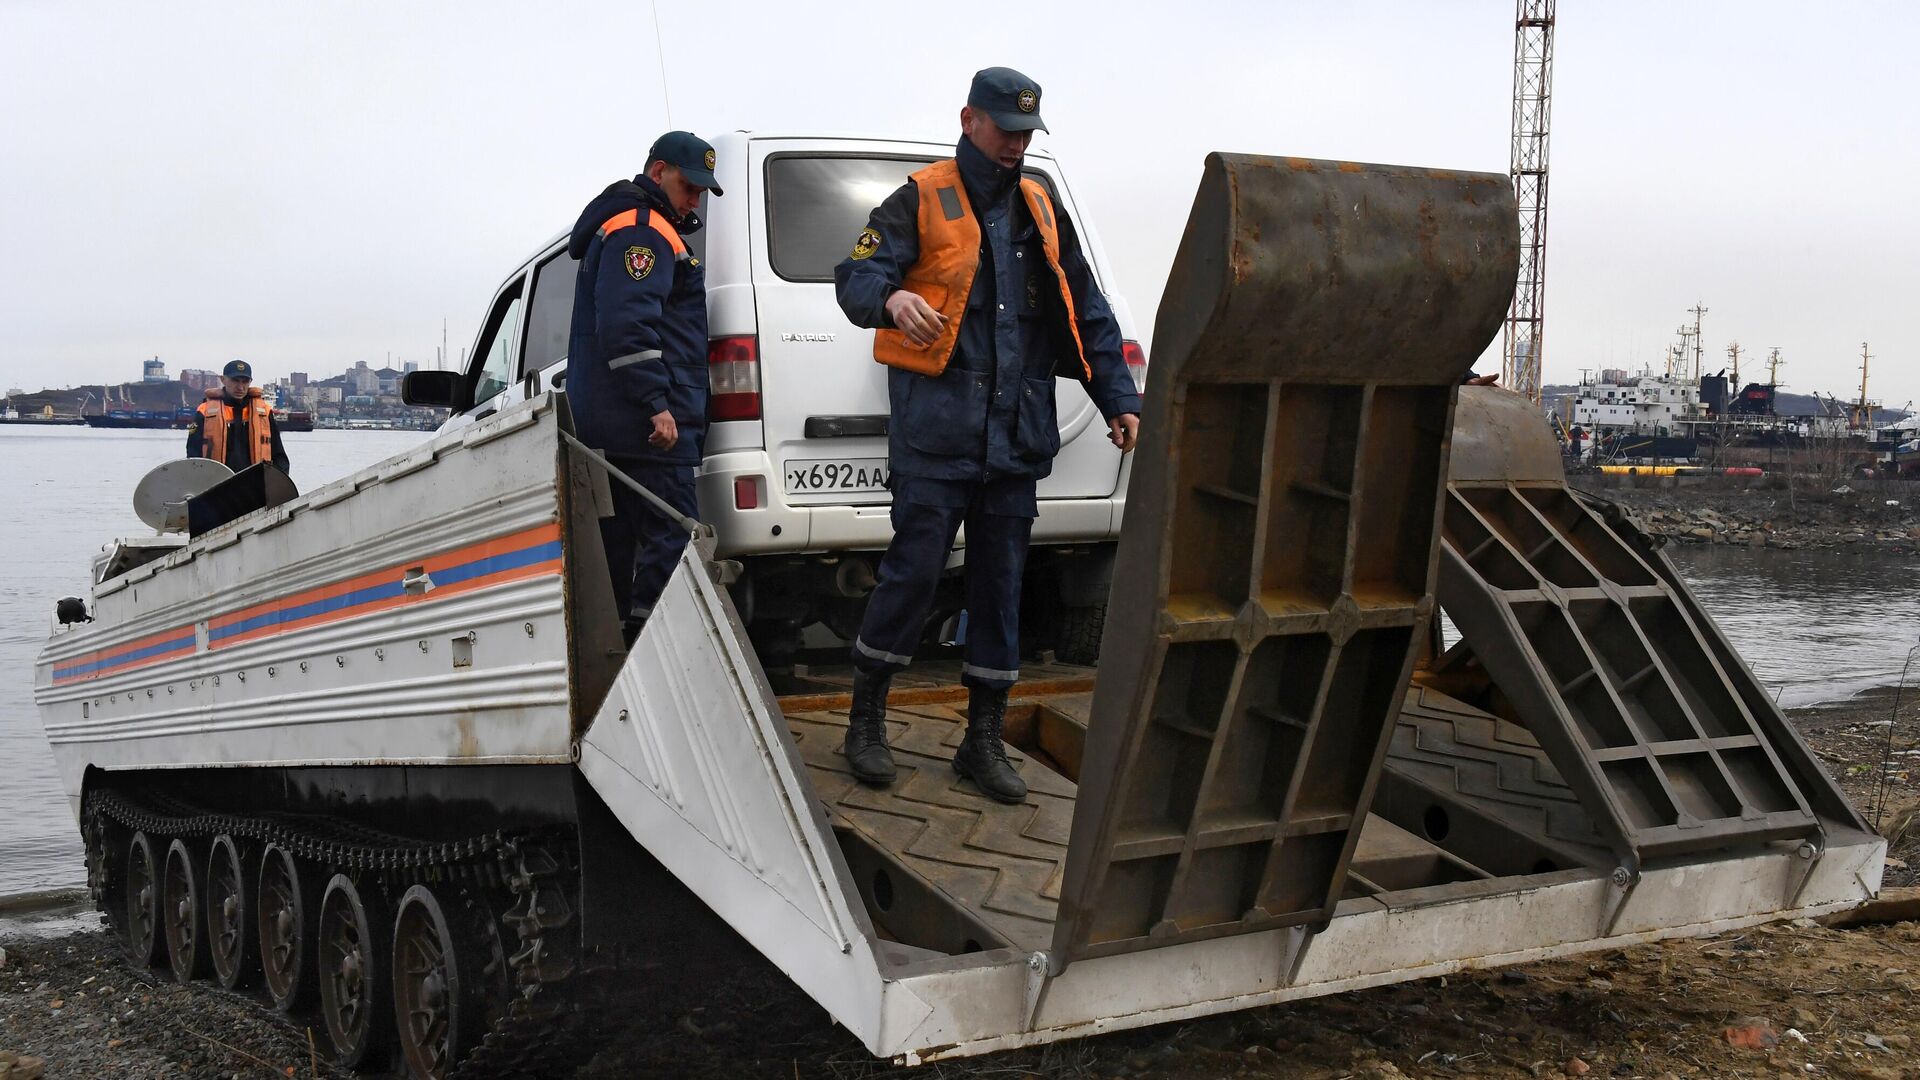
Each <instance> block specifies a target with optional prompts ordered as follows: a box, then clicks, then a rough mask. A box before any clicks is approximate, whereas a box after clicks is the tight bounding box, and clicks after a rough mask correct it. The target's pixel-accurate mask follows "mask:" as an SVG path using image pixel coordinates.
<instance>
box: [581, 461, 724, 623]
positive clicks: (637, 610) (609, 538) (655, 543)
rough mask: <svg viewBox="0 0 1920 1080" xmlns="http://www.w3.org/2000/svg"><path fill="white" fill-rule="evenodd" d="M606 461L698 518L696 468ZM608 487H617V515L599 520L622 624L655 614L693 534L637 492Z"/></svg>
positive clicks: (616, 484)
mask: <svg viewBox="0 0 1920 1080" xmlns="http://www.w3.org/2000/svg"><path fill="white" fill-rule="evenodd" d="M607 460H609V461H611V462H613V464H614V467H615V468H617V469H619V470H620V471H621V472H623V473H626V474H627V475H628V476H631V477H633V478H634V479H635V480H638V481H639V482H640V483H642V484H644V485H645V486H646V488H647V490H648V491H651V492H653V493H654V494H655V495H658V496H660V497H661V498H662V499H665V500H666V501H667V503H668V504H669V505H671V506H672V507H673V508H674V509H675V510H678V511H680V512H681V513H682V514H685V515H687V516H688V517H697V516H699V508H698V506H697V504H696V502H695V498H694V488H693V466H691V465H669V464H662V463H660V462H653V461H638V460H635V459H633V458H619V457H609V458H608V459H607ZM609 483H610V484H611V485H612V487H613V516H612V517H610V518H601V519H600V540H601V543H603V544H604V545H606V549H607V570H608V572H609V573H611V574H612V575H613V600H614V606H615V607H616V608H617V609H618V610H619V612H620V620H621V621H622V622H625V621H626V620H628V619H629V618H633V619H644V618H646V617H647V616H648V615H650V614H652V613H653V605H654V603H655V602H656V601H658V600H659V599H660V591H661V590H662V589H665V588H666V587H667V578H669V577H671V576H673V568H674V567H675V566H676V565H678V564H679V562H680V551H681V549H682V548H685V547H686V546H687V540H688V537H689V535H690V534H689V533H688V532H687V530H686V529H684V528H681V526H680V524H679V523H678V522H676V521H674V520H673V519H672V518H670V517H668V516H666V515H665V514H662V513H661V512H660V511H659V510H656V509H655V508H654V506H653V504H652V503H650V502H648V501H647V500H646V499H645V498H644V497H642V496H641V495H640V493H639V492H637V491H634V490H633V489H632V488H630V487H628V486H627V485H625V484H623V483H621V482H620V481H618V480H611V479H610V480H609Z"/></svg>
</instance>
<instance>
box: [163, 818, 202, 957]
mask: <svg viewBox="0 0 1920 1080" xmlns="http://www.w3.org/2000/svg"><path fill="white" fill-rule="evenodd" d="M200 867H201V859H200V855H199V853H198V852H196V851H195V850H194V849H193V848H192V847H190V846H189V845H188V844H187V842H186V841H185V840H175V841H174V842H173V843H172V844H171V845H169V846H168V847H167V862H166V869H165V870H164V871H163V874H162V877H161V888H160V914H161V916H162V918H163V919H164V920H165V930H166V938H167V966H168V967H170V968H172V969H173V977H174V978H175V979H178V980H179V981H181V982H183V983H190V982H192V981H193V980H195V979H201V978H205V977H206V974H207V890H206V883H205V880H204V879H203V878H202V877H201V876H200Z"/></svg>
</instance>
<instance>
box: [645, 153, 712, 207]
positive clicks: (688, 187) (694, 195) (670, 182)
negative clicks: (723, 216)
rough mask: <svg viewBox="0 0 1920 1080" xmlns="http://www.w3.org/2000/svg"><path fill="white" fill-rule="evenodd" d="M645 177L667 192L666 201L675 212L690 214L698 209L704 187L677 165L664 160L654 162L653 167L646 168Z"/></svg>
mask: <svg viewBox="0 0 1920 1080" xmlns="http://www.w3.org/2000/svg"><path fill="white" fill-rule="evenodd" d="M647 178H648V179H649V180H652V181H653V182H654V183H656V184H659V185H660V190H661V191H664V192H666V193H667V201H668V202H670V203H672V204H673V212H674V213H676V214H682V215H685V214H691V213H693V212H694V211H695V210H698V209H700V196H702V195H705V194H706V193H707V189H706V188H703V187H701V186H700V185H699V184H696V183H693V182H692V181H690V180H688V179H687V178H686V176H685V175H684V174H683V173H681V171H680V167H679V166H678V165H669V164H667V163H666V162H664V161H656V162H654V163H653V167H652V168H650V169H648V170H647Z"/></svg>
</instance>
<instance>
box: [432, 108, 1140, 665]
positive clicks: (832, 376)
mask: <svg viewBox="0 0 1920 1080" xmlns="http://www.w3.org/2000/svg"><path fill="white" fill-rule="evenodd" d="M713 144H714V148H715V150H716V151H717V152H718V158H719V162H720V165H719V169H718V170H717V172H718V179H719V181H720V186H721V187H722V188H724V189H725V190H726V191H727V192H728V194H727V195H726V196H725V197H722V198H709V199H708V200H707V201H706V204H705V205H704V206H703V207H702V211H701V217H702V219H703V220H704V221H705V223H706V225H705V228H704V229H702V230H701V231H699V232H697V233H695V234H693V235H692V236H690V237H688V238H687V241H688V245H689V246H690V247H691V248H692V249H693V251H694V253H695V255H697V256H698V257H699V258H700V259H701V261H702V262H703V263H704V264H705V266H706V270H707V311H708V321H709V332H710V333H711V335H712V341H711V344H710V346H709V349H708V363H709V371H710V373H711V380H712V382H711V386H712V395H711V400H710V403H709V406H708V418H709V425H708V428H707V443H706V459H705V461H704V463H703V464H702V465H701V466H700V469H699V470H698V485H699V495H700V518H701V519H702V520H703V521H706V522H708V523H710V524H712V526H713V527H714V529H715V531H716V532H717V533H718V535H719V541H720V554H721V555H722V556H724V557H727V558H731V559H736V560H738V561H739V562H740V563H741V565H742V575H741V577H740V580H739V582H738V583H737V584H736V585H735V586H734V599H735V603H736V605H737V606H738V607H739V608H740V612H741V615H742V617H743V618H744V619H745V620H746V621H747V623H748V628H749V631H750V632H751V633H752V635H753V637H754V639H755V642H756V644H757V645H758V646H759V647H760V650H761V653H762V657H763V659H765V660H767V661H768V662H769V664H768V666H776V665H777V664H778V658H779V657H780V656H781V655H782V654H787V653H790V652H791V650H792V649H793V648H794V647H796V646H797V645H798V642H799V638H800V631H801V630H802V629H803V628H804V627H806V626H808V625H810V624H813V623H816V622H818V623H824V624H826V625H827V626H828V627H829V628H830V629H832V630H833V631H835V632H836V633H838V634H839V635H840V636H842V637H851V635H852V633H853V632H854V630H855V629H856V628H857V626H858V623H859V617H860V612H861V609H862V607H863V606H864V605H865V602H866V600H865V597H866V593H867V591H868V590H869V589H871V587H872V584H873V568H874V565H875V563H876V562H877V560H878V557H879V554H880V552H881V551H882V550H883V549H885V547H886V545H887V542H888V540H889V539H890V538H891V537H892V531H893V530H892V526H891V525H890V523H889V521H888V516H887V504H888V501H889V495H888V492H887V490H886V486H885V484H886V466H887V436H886V425H887V419H888V416H887V412H888V409H887V383H886V369H885V368H883V367H881V366H880V365H879V364H876V363H874V360H873V332H872V331H870V330H862V329H860V328H858V327H855V326H853V325H852V324H850V323H848V322H847V319H846V316H845V315H844V314H842V313H841V311H840V307H839V305H838V304H837V303H836V302H835V301H834V294H833V268H834V266H835V264H837V263H838V262H839V261H840V260H841V259H843V258H845V257H846V254H847V252H848V250H850V249H851V247H852V244H853V240H854V238H855V237H857V236H859V235H860V230H861V229H862V228H863V227H865V225H866V221H867V214H868V213H869V212H870V211H871V210H872V209H873V208H874V207H875V206H878V205H879V204H880V202H881V201H882V200H883V199H885V198H886V197H887V195H888V194H889V193H891V192H892V191H893V190H894V189H895V188H897V187H899V186H900V184H901V183H903V182H904V181H905V180H906V177H907V175H908V174H909V173H911V172H913V171H914V170H916V169H918V168H920V167H921V166H922V165H924V164H926V163H927V162H930V161H934V160H937V159H940V158H944V157H950V156H952V154H953V147H952V145H951V144H948V143H934V142H908V141H900V140H894V139H878V138H860V137H848V136H820V135H772V134H759V133H753V132H733V133H730V134H727V135H723V136H721V137H719V138H717V139H714V140H713ZM1027 171H1028V173H1029V174H1030V175H1032V176H1034V177H1035V178H1037V179H1039V180H1040V181H1041V182H1042V183H1044V184H1046V185H1047V186H1048V188H1049V189H1050V190H1051V191H1052V193H1053V196H1054V199H1055V200H1056V202H1058V203H1059V204H1060V205H1061V206H1063V207H1065V208H1066V210H1067V212H1068V213H1069V214H1071V215H1072V216H1073V221H1074V224H1075V226H1076V227H1077V229H1078V232H1079V235H1080V240H1081V243H1082V244H1084V245H1085V246H1086V249H1087V256H1088V259H1089V260H1090V261H1091V263H1092V265H1093V271H1094V274H1095V276H1096V277H1097V278H1098V279H1099V280H1100V281H1101V282H1103V283H1105V282H1110V281H1111V279H1112V275H1111V272H1110V271H1109V270H1108V268H1107V263H1106V258H1105V255H1104V253H1103V252H1102V250H1101V248H1100V242H1099V239H1098V237H1097V236H1096V234H1095V232H1094V229H1093V227H1092V225H1091V223H1089V222H1088V221H1087V219H1086V216H1085V215H1084V214H1082V213H1081V212H1080V208H1079V207H1078V206H1077V205H1076V204H1075V202H1074V199H1073V193H1072V191H1071V190H1070V189H1069V188H1068V187H1067V184H1066V178H1065V176H1064V175H1063V174H1062V173H1061V171H1060V167H1059V165H1058V163H1056V162H1055V161H1054V159H1053V158H1052V157H1051V156H1049V155H1047V154H1046V153H1043V152H1030V153H1029V154H1028V155H1027ZM589 194H591V192H588V191H586V190H584V189H583V191H582V194H581V198H583V199H584V198H586V196H587V195H589ZM566 248H567V234H566V233H564V232H563V233H560V234H559V235H557V236H555V237H554V238H553V240H552V241H550V242H549V243H547V244H546V245H545V246H544V247H542V248H541V249H540V251H539V252H538V253H536V254H535V255H534V256H533V257H532V258H531V259H529V260H528V261H527V262H526V263H525V264H524V265H523V266H521V267H520V268H519V269H518V270H515V271H514V272H513V273H512V274H511V275H510V276H508V278H507V280H506V282H505V283H504V284H502V285H501V286H500V289H499V291H498V292H497V293H496V294H495V296H494V299H493V303H492V306H491V307H490V308H489V309H488V313H487V317H486V320H485V321H484V323H483V324H482V326H481V330H480V335H479V337H478V339H477V340H476V344H475V346H474V349H473V352H472V353H471V354H470V355H471V358H472V359H471V361H470V363H469V366H468V370H467V371H466V372H465V373H464V382H463V383H461V384H460V385H459V386H458V387H455V388H454V389H453V394H452V396H453V400H452V402H451V403H450V404H451V407H452V408H453V410H454V414H453V416H452V417H451V418H450V419H449V420H448V421H447V426H448V427H453V426H458V425H461V424H465V423H471V422H472V421H473V420H475V419H477V418H479V417H483V416H486V415H488V414H490V413H491V412H493V411H494V410H496V409H499V408H501V407H503V406H505V405H509V404H512V403H514V402H517V401H520V400H523V399H524V398H526V397H528V396H529V395H532V394H537V393H540V392H542V391H544V390H547V389H550V388H563V387H564V383H565V369H566V350H567V336H568V329H569V324H570V322H571V319H572V316H573V287H574V277H575V275H574V268H575V265H576V264H575V262H574V260H573V259H571V258H569V257H568V256H567V250H566ZM1108 300H1109V301H1110V302H1111V304H1112V306H1113V309H1114V313H1115V316H1116V317H1117V318H1118V319H1119V322H1120V329H1121V333H1122V334H1123V335H1124V336H1125V337H1127V338H1128V341H1127V346H1126V359H1127V362H1128V364H1129V365H1131V366H1132V369H1133V372H1134V379H1135V382H1136V384H1138V385H1140V386H1144V385H1145V383H1146V370H1145V363H1146V360H1145V355H1144V354H1143V353H1142V352H1141V350H1140V347H1139V345H1138V344H1137V343H1136V342H1135V341H1134V340H1133V323H1132V318H1131V315H1130V313H1129V312H1128V309H1127V305H1126V303H1125V301H1123V300H1122V299H1121V298H1120V297H1119V296H1117V295H1114V294H1113V293H1112V292H1109V293H1108ZM420 385H422V386H424V380H422V381H421V384H420ZM1056 391H1057V393H1058V399H1059V420H1060V455H1059V457H1058V458H1057V459H1056V460H1055V462H1054V467H1053V473H1052V475H1050V476H1049V477H1047V478H1046V479H1045V480H1043V481H1041V482H1040V490H1039V494H1040V517H1039V520H1037V521H1036V522H1035V523H1034V530H1033V541H1034V549H1033V551H1032V553H1031V555H1030V557H1029V559H1028V570H1027V573H1028V586H1027V589H1026V593H1027V597H1028V601H1027V604H1026V607H1027V611H1026V612H1025V615H1024V618H1023V626H1024V627H1026V628H1027V633H1026V636H1027V638H1028V641H1027V644H1028V646H1029V648H1030V649H1040V648H1052V649H1054V650H1055V652H1056V655H1057V656H1058V658H1059V659H1062V660H1066V661H1069V662H1077V663H1091V662H1093V660H1094V659H1095V656H1096V654H1097V652H1098V648H1099V632H1100V627H1101V624H1102V622H1103V621H1104V617H1105V605H1106V597H1107V585H1108V582H1109V579H1110V576H1111V567H1112V555H1113V543H1114V541H1115V540H1116V539H1117V538H1118V537H1119V534H1120V512H1121V508H1122V506H1123V505H1124V503H1125V500H1126V482H1127V473H1128V466H1127V461H1126V459H1124V458H1123V457H1122V456H1121V454H1120V453H1119V451H1117V450H1116V449H1114V447H1113V446H1112V444H1110V443H1109V442H1108V441H1107V438H1106V433H1107V429H1106V424H1105V423H1104V422H1103V421H1102V420H1101V417H1100V413H1099V410H1098V409H1096V408H1095V407H1094V404H1093V402H1092V401H1091V400H1090V399H1089V398H1088V397H1087V394H1086V391H1085V390H1083V389H1082V388H1081V386H1080V385H1079V384H1078V383H1076V382H1073V381H1071V380H1067V379H1062V380H1060V381H1059V383H1058V384H1057V386H1056ZM426 396H431V397H439V396H442V395H426ZM410 400H416V401H418V403H420V404H430V403H431V404H449V403H448V402H444V401H433V402H430V401H427V400H425V399H424V397H423V396H422V395H421V394H419V393H416V394H414V395H412V396H411V397H410ZM960 543H961V544H962V545H964V543H965V536H964V534H963V535H962V537H961V539H960ZM963 557H964V550H962V551H959V552H956V559H955V561H956V564H957V563H958V562H959V561H960V560H961V559H962V558H963ZM943 596H944V598H945V600H946V603H945V604H944V605H943V610H944V613H946V614H951V613H953V612H954V611H957V610H958V608H959V606H960V604H959V598H960V592H959V590H958V589H957V588H956V589H954V590H953V591H952V593H951V595H946V594H943ZM940 621H941V620H940V619H938V618H936V619H934V620H933V621H932V625H934V626H938V625H939V623H940Z"/></svg>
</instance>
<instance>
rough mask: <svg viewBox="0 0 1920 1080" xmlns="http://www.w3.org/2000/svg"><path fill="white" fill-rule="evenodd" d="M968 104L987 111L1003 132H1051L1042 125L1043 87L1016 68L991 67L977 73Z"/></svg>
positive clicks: (969, 93)
mask: <svg viewBox="0 0 1920 1080" xmlns="http://www.w3.org/2000/svg"><path fill="white" fill-rule="evenodd" d="M967 104H968V105H970V106H972V107H973V108H976V109H981V110H984V111H985V112H986V114H987V115H988V116H990V117H992V118H993V122H994V123H995V124H998V125H1000V130H1001V131H1032V130H1033V129H1034V128H1039V129H1040V130H1041V131H1045V130H1047V125H1045V124H1043V123H1041V122H1040V84H1039V83H1037V82H1034V81H1033V80H1032V79H1029V78H1027V77H1026V76H1025V75H1022V74H1020V73H1019V72H1017V71H1015V70H1013V69H1012V68H1005V67H990V68H986V69H984V70H981V71H976V72H974V73H973V87H972V89H970V90H968V91H967Z"/></svg>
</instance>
